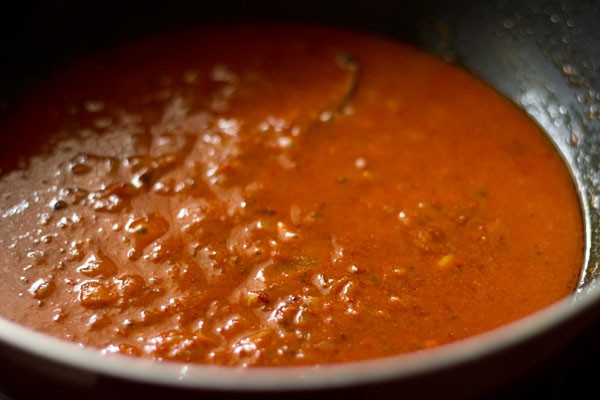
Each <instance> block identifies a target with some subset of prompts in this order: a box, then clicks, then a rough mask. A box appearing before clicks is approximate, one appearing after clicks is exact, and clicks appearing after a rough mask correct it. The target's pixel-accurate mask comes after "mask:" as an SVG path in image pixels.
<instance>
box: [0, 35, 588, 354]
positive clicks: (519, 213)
mask: <svg viewBox="0 0 600 400" xmlns="http://www.w3.org/2000/svg"><path fill="white" fill-rule="evenodd" d="M0 131H1V134H2V159H1V162H0V166H1V168H2V170H1V171H2V173H1V175H0V252H1V254H2V258H1V260H0V274H1V279H0V290H1V292H2V301H1V302H0V315H2V316H4V317H5V318H7V319H10V320H13V321H16V322H17V323H20V324H22V325H24V326H26V327H30V328H32V329H35V330H38V331H42V332H46V333H48V334H50V335H53V336H56V337H59V338H62V339H65V340H68V341H72V342H76V343H81V344H84V345H87V346H93V347H96V348H99V349H102V351H104V352H107V353H123V354H128V355H135V356H141V357H147V358H154V359H158V360H175V361H182V362H196V363H209V364H220V365H246V366H254V365H273V366H279V365H306V364H323V363H335V362H346V361H352V360H359V359H366V358H374V357H381V356H387V355H395V354H401V353H407V352H414V351H419V350H423V349H427V348H431V347H435V346H439V345H443V344H445V343H449V342H453V341H457V340H460V339H463V338H466V337H469V336H472V335H475V334H478V333H481V332H484V331H488V330H490V329H493V328H496V327H498V326H500V325H503V324H506V323H508V322H511V321H514V320H516V319H519V318H521V317H523V316H525V315H527V314H530V313H532V312H534V311H536V310H539V309H541V308H543V307H545V306H548V305H549V304H551V303H553V302H556V301H557V300H559V299H561V298H563V297H565V296H567V295H568V294H569V293H571V292H572V291H573V290H574V288H575V286H576V284H577V281H578V276H579V270H580V266H581V264H582V258H583V228H582V220H581V213H580V208H579V203H578V198H577V195H576V193H575V190H574V186H573V184H572V180H571V177H570V174H569V172H568V170H567V169H566V167H565V165H564V164H563V162H562V160H561V158H560V156H559V155H558V154H557V152H556V151H555V149H554V147H553V146H552V144H551V143H550V142H549V141H548V140H547V138H546V137H545V136H544V134H543V133H542V132H541V131H540V129H539V128H538V127H537V126H536V125H535V124H534V123H533V122H532V121H531V120H529V119H528V118H527V117H526V116H525V115H524V114H523V113H522V112H521V111H520V110H519V109H517V108H516V107H515V106H514V105H513V104H511V103H510V102H509V101H507V100H506V99H504V98H502V97H501V96H500V95H498V94H497V93H496V92H494V91H493V90H492V89H490V88H489V87H487V86H486V85H484V84H483V83H481V82H479V81H478V80H476V79H475V78H473V77H472V76H470V75H469V74H467V73H465V72H463V71H461V70H459V69H457V68H456V67H454V66H451V65H447V64H445V63H443V62H441V61H439V60H436V59H434V58H432V57H430V56H428V55H425V54H422V53H420V52H418V51H416V50H414V49H412V48H410V47H406V46H403V45H401V44H398V43H393V42H390V41H387V40H384V39H382V38H377V37H372V36H367V35H363V34H357V33H351V32H344V31H338V30H334V29H327V28H316V27H298V26H295V27H294V26H291V27H290V26H221V27H211V28H199V29H192V30H187V31H182V32H176V33H164V34H160V35H157V36H154V37H151V38H148V39H145V40H141V41H137V42H135V43H131V44H127V45H124V46H122V47H119V48H116V49H113V50H108V51H104V52H102V53H100V54H97V55H94V56H91V57H88V58H86V59H84V60H82V61H81V62H80V63H78V64H77V65H74V66H72V67H70V68H69V69H67V70H66V71H64V72H62V73H60V74H56V75H55V76H53V77H52V78H51V79H49V80H48V81H47V82H46V83H44V84H43V85H40V86H39V87H37V88H36V89H33V90H31V91H30V93H29V94H28V95H27V96H25V97H24V98H22V99H21V100H20V101H19V102H18V104H15V105H14V106H13V107H12V109H11V111H10V112H9V113H6V115H4V116H3V117H2V119H1V120H0Z"/></svg>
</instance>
